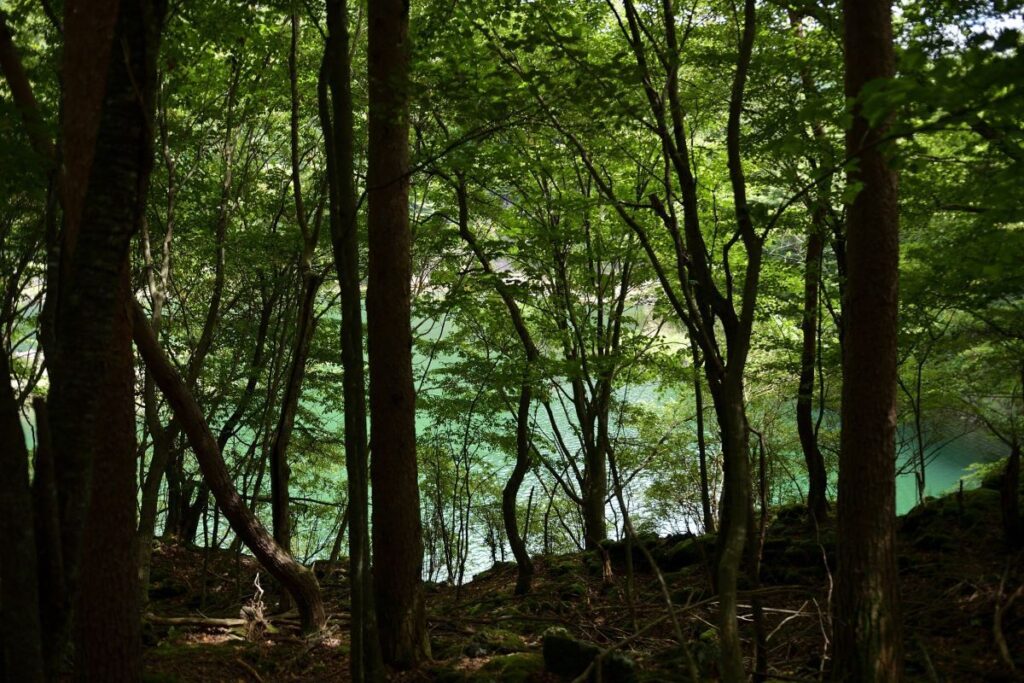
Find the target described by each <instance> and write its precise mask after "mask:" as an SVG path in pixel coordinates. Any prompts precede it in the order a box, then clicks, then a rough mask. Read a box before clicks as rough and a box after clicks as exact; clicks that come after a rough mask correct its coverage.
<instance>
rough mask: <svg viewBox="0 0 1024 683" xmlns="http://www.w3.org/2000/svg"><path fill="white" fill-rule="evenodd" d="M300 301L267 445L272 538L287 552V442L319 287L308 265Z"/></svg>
mask: <svg viewBox="0 0 1024 683" xmlns="http://www.w3.org/2000/svg"><path fill="white" fill-rule="evenodd" d="M303 270H304V271H305V272H304V274H303V278H302V279H303V287H302V289H303V292H302V302H301V304H300V306H299V319H298V321H297V322H296V329H295V346H294V348H293V349H292V360H291V365H290V366H289V371H288V381H287V382H286V383H285V387H284V396H283V397H282V404H281V414H280V417H279V418H278V422H277V428H276V429H275V430H274V435H273V438H272V441H271V445H270V498H271V512H272V515H273V523H274V540H276V541H277V543H278V545H280V546H281V548H282V549H284V550H285V552H291V542H292V525H291V516H290V512H289V495H288V486H289V482H290V481H291V467H290V466H289V465H288V444H289V442H290V441H291V436H292V431H293V429H294V428H295V415H296V413H297V412H298V409H299V399H300V398H301V396H302V382H303V379H304V377H305V374H306V361H307V359H308V358H309V347H310V343H311V342H312V340H313V332H314V330H315V323H314V313H315V311H314V310H313V307H314V304H315V303H316V294H317V292H318V291H319V289H320V278H319V277H318V276H317V275H316V274H314V273H313V272H312V270H311V269H309V268H304V269H303Z"/></svg>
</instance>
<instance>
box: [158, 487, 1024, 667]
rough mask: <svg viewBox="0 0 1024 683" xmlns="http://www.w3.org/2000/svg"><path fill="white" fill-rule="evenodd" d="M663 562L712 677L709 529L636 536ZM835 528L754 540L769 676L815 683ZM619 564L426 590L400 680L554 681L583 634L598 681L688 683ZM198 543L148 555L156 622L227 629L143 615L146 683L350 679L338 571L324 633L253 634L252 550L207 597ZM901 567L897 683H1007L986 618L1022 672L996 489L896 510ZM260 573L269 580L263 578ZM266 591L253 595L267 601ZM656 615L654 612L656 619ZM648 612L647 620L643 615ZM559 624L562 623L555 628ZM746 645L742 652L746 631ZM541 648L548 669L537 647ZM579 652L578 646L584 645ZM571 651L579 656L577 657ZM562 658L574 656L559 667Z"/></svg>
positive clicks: (643, 578)
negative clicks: (520, 584) (248, 621)
mask: <svg viewBox="0 0 1024 683" xmlns="http://www.w3.org/2000/svg"><path fill="white" fill-rule="evenodd" d="M646 543H647V545H648V548H649V550H650V551H651V554H652V556H653V557H654V558H655V560H656V561H657V563H658V565H659V567H660V568H661V570H662V572H663V573H664V577H665V579H666V582H667V586H668V588H669V592H670V595H671V597H672V601H673V603H674V604H675V609H676V610H677V614H678V616H679V619H680V621H681V624H682V629H683V630H684V632H685V635H686V637H687V638H688V645H689V649H690V652H691V654H692V656H693V658H694V659H695V660H696V663H697V665H698V667H699V669H700V674H701V676H702V678H703V679H704V680H709V681H713V680H716V678H717V677H716V657H717V636H716V631H715V627H714V623H715V610H716V604H715V602H714V599H713V595H712V594H711V593H710V590H709V582H708V571H707V564H706V562H707V560H708V557H709V555H710V553H711V552H712V551H713V539H710V538H694V537H684V536H676V537H667V538H657V539H656V538H651V539H648V540H647V541H646ZM834 547H835V534H834V531H833V530H832V528H830V527H828V526H826V527H823V528H822V529H821V530H820V531H818V532H817V533H816V532H815V531H814V530H813V529H811V528H810V527H809V525H808V522H807V520H806V517H805V516H804V515H803V513H802V511H801V510H799V509H795V508H787V509H783V510H780V511H779V512H778V514H776V515H775V517H774V520H773V521H772V523H771V525H770V526H769V529H768V533H767V535H766V538H765V543H764V553H763V556H764V559H763V563H762V582H761V583H762V585H761V587H760V588H759V589H758V590H757V591H753V592H752V591H750V590H749V589H750V586H745V587H743V588H746V589H747V590H746V592H745V593H744V594H743V596H741V600H740V602H741V605H742V608H741V613H742V619H743V620H744V621H745V622H746V627H745V628H746V630H745V635H746V637H747V638H751V639H752V638H753V628H752V627H751V626H750V619H751V600H750V598H751V597H754V596H756V597H759V598H760V600H761V603H762V605H763V606H764V611H765V622H766V623H765V632H766V634H767V636H768V641H767V652H768V658H767V660H768V666H769V680H771V679H772V678H778V679H779V680H820V679H821V677H822V673H821V672H822V671H823V669H824V668H825V665H823V655H824V656H826V657H827V652H828V648H829V647H830V644H829V637H828V635H827V634H829V628H830V627H829V623H828V618H827V614H828V609H829V601H830V591H829V586H830V574H829V571H828V570H827V568H826V562H827V566H828V567H831V568H834V566H835V553H834ZM607 548H608V551H609V555H610V557H611V559H612V566H613V568H614V572H615V578H614V582H613V583H612V584H610V585H608V584H605V583H604V582H603V581H602V576H601V563H600V561H599V560H598V558H597V557H596V556H594V555H592V554H591V555H584V554H578V555H558V556H539V557H537V558H536V569H537V574H536V578H535V581H534V590H533V592H532V593H531V594H530V595H529V596H526V597H516V596H514V595H513V594H512V589H513V587H514V585H515V567H514V566H513V565H508V564H498V565H496V566H495V567H493V568H491V569H490V570H488V571H485V572H483V573H482V574H478V575H477V576H475V577H474V579H473V581H472V582H470V583H468V584H467V585H465V586H463V587H462V590H461V591H456V590H455V589H454V588H452V587H447V586H439V585H428V586H427V609H428V619H429V628H430V635H431V646H432V649H433V656H434V662H433V663H431V664H429V665H426V666H424V667H422V668H421V669H420V670H418V671H415V672H407V673H405V674H401V675H400V676H396V677H395V679H394V680H398V681H409V682H411V681H428V680H429V681H445V682H455V681H477V682H482V681H512V682H523V683H526V682H529V681H537V682H540V681H558V680H569V679H568V678H560V677H558V676H556V675H554V674H553V673H551V672H550V671H549V669H550V668H551V667H552V666H553V667H554V668H556V669H558V668H559V665H563V666H564V665H565V664H566V663H565V662H558V661H553V658H555V657H570V656H572V655H571V654H570V655H566V654H565V653H564V652H559V651H558V650H557V648H555V647H554V646H551V647H549V648H544V647H543V644H542V641H543V640H544V638H543V636H544V634H545V632H547V633H548V634H549V640H551V642H552V643H557V642H568V643H579V642H580V641H583V644H582V648H583V654H584V656H589V657H592V656H593V652H594V651H596V650H595V649H594V648H591V647H590V646H589V645H587V644H593V645H596V646H597V648H602V649H603V648H610V647H612V646H618V645H619V644H621V643H622V642H623V641H625V640H626V639H627V638H630V637H631V636H633V634H634V633H635V632H636V629H637V628H639V629H643V632H642V634H641V635H640V636H638V637H635V638H633V639H632V640H630V641H629V642H628V644H625V645H624V646H621V647H619V648H618V649H619V650H620V651H621V653H622V655H624V656H618V655H616V657H614V658H609V659H615V660H616V661H617V662H619V664H620V666H618V668H615V667H608V668H606V670H605V675H604V677H603V680H604V681H605V683H609V681H611V682H612V683H614V681H616V680H619V681H630V680H637V681H684V680H686V674H685V671H686V668H685V665H684V661H685V660H684V658H683V655H682V653H681V650H680V648H679V647H678V645H677V643H676V638H675V637H674V633H675V632H674V629H673V627H672V626H671V622H670V620H668V619H665V618H664V617H665V615H666V614H667V611H666V607H665V601H664V598H663V595H662V592H661V590H660V588H659V585H658V583H657V580H656V577H655V576H654V574H653V572H652V571H651V569H650V567H649V566H648V565H647V563H646V561H645V559H644V557H643V556H642V555H641V554H640V553H639V552H638V551H637V550H638V549H636V548H634V560H635V565H636V581H635V583H636V591H635V596H634V599H633V604H634V607H633V609H630V607H629V604H630V601H629V600H628V599H627V594H626V579H625V553H626V549H625V546H624V544H621V543H611V544H608V546H607ZM203 560H204V552H203V551H202V550H198V549H186V548H181V547H177V546H168V545H161V546H159V547H158V548H157V550H156V552H155V555H154V567H153V577H154V581H153V590H152V593H151V598H152V602H151V605H150V610H151V611H152V612H154V613H156V614H158V615H160V617H163V618H168V617H169V618H174V617H178V618H188V619H194V618H195V617H226V618H228V619H233V618H234V620H235V621H237V622H238V623H237V624H235V623H234V622H231V621H228V622H223V624H217V625H214V624H216V622H206V623H205V624H199V622H200V621H202V620H196V623H195V624H177V625H169V624H167V623H160V624H156V623H147V625H146V641H147V648H146V666H147V677H146V680H147V681H149V682H150V683H157V682H162V683H174V682H180V683H185V682H191V681H204V682H221V681H224V682H227V681H231V682H232V683H234V682H236V681H254V682H257V683H258V682H259V681H264V682H266V683H269V682H271V681H281V682H291V681H325V682H327V681H345V680H347V679H348V639H347V635H346V627H347V600H348V590H347V584H346V581H345V577H344V574H343V573H342V572H340V571H336V572H334V573H333V574H332V575H331V576H329V577H323V576H321V585H322V587H323V589H324V593H325V599H326V601H327V604H328V612H329V614H330V615H331V617H330V620H329V628H328V631H327V632H326V634H325V635H323V636H322V637H320V638H318V639H317V640H315V641H307V640H305V639H303V638H301V637H300V636H299V635H298V632H297V623H296V622H294V621H292V620H289V619H287V618H285V619H284V620H277V621H274V622H273V627H272V628H271V630H270V632H266V633H264V634H262V636H259V637H257V638H255V642H253V640H250V639H247V638H246V637H245V635H244V632H245V626H244V625H243V624H242V623H241V620H238V619H237V617H238V616H239V610H240V607H241V606H242V605H244V604H245V603H246V602H247V601H248V600H250V599H251V597H252V593H253V588H252V585H251V582H252V577H254V576H255V574H256V570H257V566H256V564H255V562H254V561H253V560H252V558H249V557H247V556H241V557H236V556H235V555H233V554H231V553H228V552H226V551H219V552H217V553H211V554H210V558H209V566H208V573H207V575H208V580H207V582H206V600H205V603H204V602H203V598H202V594H203V580H202V576H203ZM899 567H900V579H901V595H902V609H903V617H904V623H905V636H906V639H905V650H906V668H907V679H908V680H922V681H932V680H942V681H1003V680H1005V681H1011V680H1016V679H1014V678H1013V675H1012V674H1011V672H1010V668H1009V666H1008V665H1007V663H1006V662H1005V661H1004V660H1003V659H1002V657H1001V655H1000V651H999V648H998V647H997V636H996V633H997V629H996V622H995V618H996V614H997V612H1000V613H1001V614H1000V616H1001V620H1000V628H999V629H998V630H1001V633H1002V638H1003V639H1004V641H1005V643H1006V644H1007V648H1008V650H1009V654H1010V656H1011V657H1012V658H1014V659H1015V662H1016V666H1017V669H1018V671H1020V670H1021V668H1022V667H1024V599H1021V600H1017V601H1016V603H1015V604H1012V605H1011V607H1010V608H1009V609H1006V608H1005V605H1006V602H1007V597H1008V595H1009V594H1011V593H1013V591H1014V590H1016V587H1018V586H1020V585H1021V584H1022V582H1024V565H1022V562H1021V556H1020V555H1016V556H1010V555H1008V554H1007V553H1006V551H1005V548H1004V546H1003V543H1002V539H1001V535H1000V525H999V495H998V493H997V492H996V491H994V490H991V489H988V488H981V489H977V490H973V491H967V492H965V493H964V494H963V496H962V497H959V496H956V495H951V496H947V497H944V498H940V499H936V500H930V501H928V502H926V503H925V504H924V505H922V506H919V507H917V508H915V509H914V510H912V511H911V512H910V513H908V514H907V515H906V516H904V517H902V518H900V525H899ZM268 582H269V580H268ZM272 599H273V596H271V595H270V591H269V590H268V597H266V598H265V600H266V601H267V603H268V604H273V603H272ZM659 620H660V621H659ZM655 622H657V623H655ZM558 629H561V630H558ZM747 645H748V646H747V652H748V654H749V652H751V651H752V645H751V643H750V641H748V644H747ZM545 649H548V652H547V654H548V669H546V668H545V657H544V655H543V654H542V651H543V650H545ZM587 653H589V654H587ZM576 655H577V656H578V655H579V652H577V653H576ZM569 667H570V669H571V668H572V663H571V662H569Z"/></svg>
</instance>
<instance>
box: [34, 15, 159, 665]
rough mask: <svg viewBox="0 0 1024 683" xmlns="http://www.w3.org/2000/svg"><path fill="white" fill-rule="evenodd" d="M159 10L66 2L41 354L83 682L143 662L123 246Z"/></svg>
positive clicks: (144, 173)
mask: <svg viewBox="0 0 1024 683" xmlns="http://www.w3.org/2000/svg"><path fill="white" fill-rule="evenodd" d="M163 12H164V5H163V3H162V2H148V1H146V0H137V1H134V2H133V1H126V2H120V3H118V2H100V3H96V2H93V3H81V2H68V3H67V4H66V6H65V35H64V37H65V43H64V63H63V78H62V83H63V86H64V99H63V115H64V116H63V127H62V137H63V141H64V149H63V151H64V167H65V174H64V187H63V190H64V193H63V194H64V197H63V199H64V218H65V228H64V234H63V235H62V240H61V241H62V245H61V259H62V262H61V268H60V269H61V272H60V278H59V281H60V291H59V292H58V297H59V305H58V306H57V309H56V312H57V318H56V333H57V339H56V343H57V349H56V351H57V352H56V354H54V357H53V358H48V359H47V362H48V370H49V371H50V379H51V390H50V414H51V418H52V420H53V426H54V429H53V437H54V448H55V458H56V461H57V463H58V467H57V470H56V471H57V472H58V476H59V477H60V480H59V481H58V491H59V492H60V494H61V501H60V507H61V533H62V537H63V540H62V545H63V551H62V556H63V566H64V570H65V586H66V587H67V588H68V590H69V593H70V595H72V596H74V598H73V599H74V600H75V605H76V608H75V611H76V623H77V629H76V647H75V657H76V673H77V676H78V678H80V679H82V680H94V681H99V680H102V681H134V680H138V679H139V678H140V676H141V668H142V662H141V640H140V630H139V629H140V620H139V609H138V588H137V586H138V576H137V573H136V550H135V503H136V497H135V496H136V483H135V451H136V448H135V402H134V398H135V395H134V378H133V375H134V368H133V357H132V351H131V313H130V310H129V308H128V302H129V299H130V296H131V286H130V267H129V254H130V249H129V247H130V243H131V238H132V235H133V234H134V233H135V231H136V229H137V228H138V225H139V222H140V219H141V216H142V212H143V210H144V206H145V198H146V191H147V188H148V179H149V171H150V167H151V164H152V131H151V130H150V123H149V122H151V121H152V120H153V113H154V106H153V105H154V96H153V95H154V89H155V81H156V69H155V65H156V55H157V48H158V45H159V38H160V31H161V24H162V19H163ZM55 630H56V631H57V633H58V634H59V633H61V632H62V631H63V630H64V629H63V627H62V626H61V625H57V626H56V629H55Z"/></svg>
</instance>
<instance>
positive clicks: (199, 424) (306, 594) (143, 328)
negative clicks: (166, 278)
mask: <svg viewBox="0 0 1024 683" xmlns="http://www.w3.org/2000/svg"><path fill="white" fill-rule="evenodd" d="M134 323H135V326H134V338H135V345H136V347H138V349H139V353H140V355H141V356H142V358H143V360H144V361H145V363H146V367H147V368H148V369H149V371H150V372H151V373H152V374H153V379H154V381H156V383H157V386H159V387H160V390H161V392H163V394H164V396H165V397H166V399H167V402H168V403H169V404H170V406H171V410H172V411H173V412H174V415H175V417H176V418H177V419H178V421H179V422H180V423H181V425H182V429H183V430H184V432H185V434H186V436H187V437H188V440H189V444H190V445H191V446H192V449H193V451H195V454H196V459H197V460H198V461H199V468H200V469H201V470H202V472H203V478H204V480H205V481H206V483H207V484H208V485H209V487H210V491H212V492H213V495H214V497H215V498H216V500H217V505H218V506H219V507H220V509H221V511H222V512H223V513H224V516H225V517H226V518H227V520H228V522H229V523H230V524H231V528H232V530H233V531H234V532H235V533H236V534H237V535H238V536H239V537H240V538H241V539H242V542H244V543H245V545H246V547H248V548H249V549H250V550H251V551H252V553H253V555H255V556H256V559H257V560H259V562H260V564H262V565H263V566H264V568H266V570H267V571H268V572H270V573H271V575H273V577H274V578H275V579H277V580H278V581H279V582H280V583H281V585H282V586H284V587H285V589H286V590H287V591H288V592H289V594H291V596H292V599H293V600H295V604H296V606H297V607H298V609H299V616H300V618H301V620H302V628H303V630H304V631H307V632H313V631H318V630H319V629H321V628H322V627H323V625H324V623H325V622H326V614H325V612H324V605H323V600H322V598H321V596H320V587H319V586H318V585H317V582H316V578H315V577H314V576H313V573H312V572H311V571H309V570H308V569H306V568H305V567H303V566H302V565H300V564H299V563H297V562H296V561H295V560H294V559H293V558H292V557H291V556H290V555H289V554H288V553H286V552H285V551H283V550H282V549H281V547H280V546H279V545H277V543H275V542H274V538H273V537H272V536H271V535H270V534H269V533H268V532H267V530H266V528H265V527H264V526H263V525H262V524H261V523H260V521H259V520H258V519H257V518H256V516H255V515H254V514H253V513H252V512H251V511H250V510H249V508H248V507H247V506H246V505H245V501H244V500H242V497H241V496H239V495H238V491H237V490H235V484H234V482H233V481H232V480H231V475H230V473H229V472H228V469H227V466H226V465H225V464H224V459H223V457H222V456H221V451H220V447H219V445H218V444H217V440H216V439H214V436H213V433H212V432H211V431H210V428H209V426H208V425H207V424H206V419H205V417H204V416H203V412H202V410H201V409H200V408H199V405H198V404H197V403H196V400H195V398H194V397H193V396H192V394H191V392H190V391H189V390H188V387H187V386H186V385H185V383H184V381H183V380H182V378H181V376H180V375H179V374H178V372H177V370H175V369H174V367H173V366H172V365H171V363H170V361H169V360H167V357H166V356H165V355H164V353H163V350H162V349H161V348H160V343H159V342H158V341H157V339H156V336H155V335H154V334H153V330H152V329H151V328H150V327H149V321H148V320H146V314H145V312H144V311H143V310H142V308H141V307H140V306H139V305H138V304H134Z"/></svg>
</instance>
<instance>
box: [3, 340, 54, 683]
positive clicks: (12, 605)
mask: <svg viewBox="0 0 1024 683" xmlns="http://www.w3.org/2000/svg"><path fill="white" fill-rule="evenodd" d="M32 512H33V511H32V494H31V490H30V488H29V481H28V449H27V448H26V447H25V435H24V432H23V431H22V428H21V414H20V412H19V410H18V402H17V400H16V398H15V396H14V391H13V390H12V389H11V373H10V367H9V361H8V358H7V352H6V351H5V350H4V349H2V348H0V613H2V614H3V618H2V619H0V681H7V682H9V683H16V682H17V683H21V682H22V681H25V683H37V682H38V683H41V682H42V681H43V646H42V628H41V624H40V601H39V584H38V576H39V575H38V572H37V565H36V562H37V559H36V541H35V525H34V523H33V514H32Z"/></svg>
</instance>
